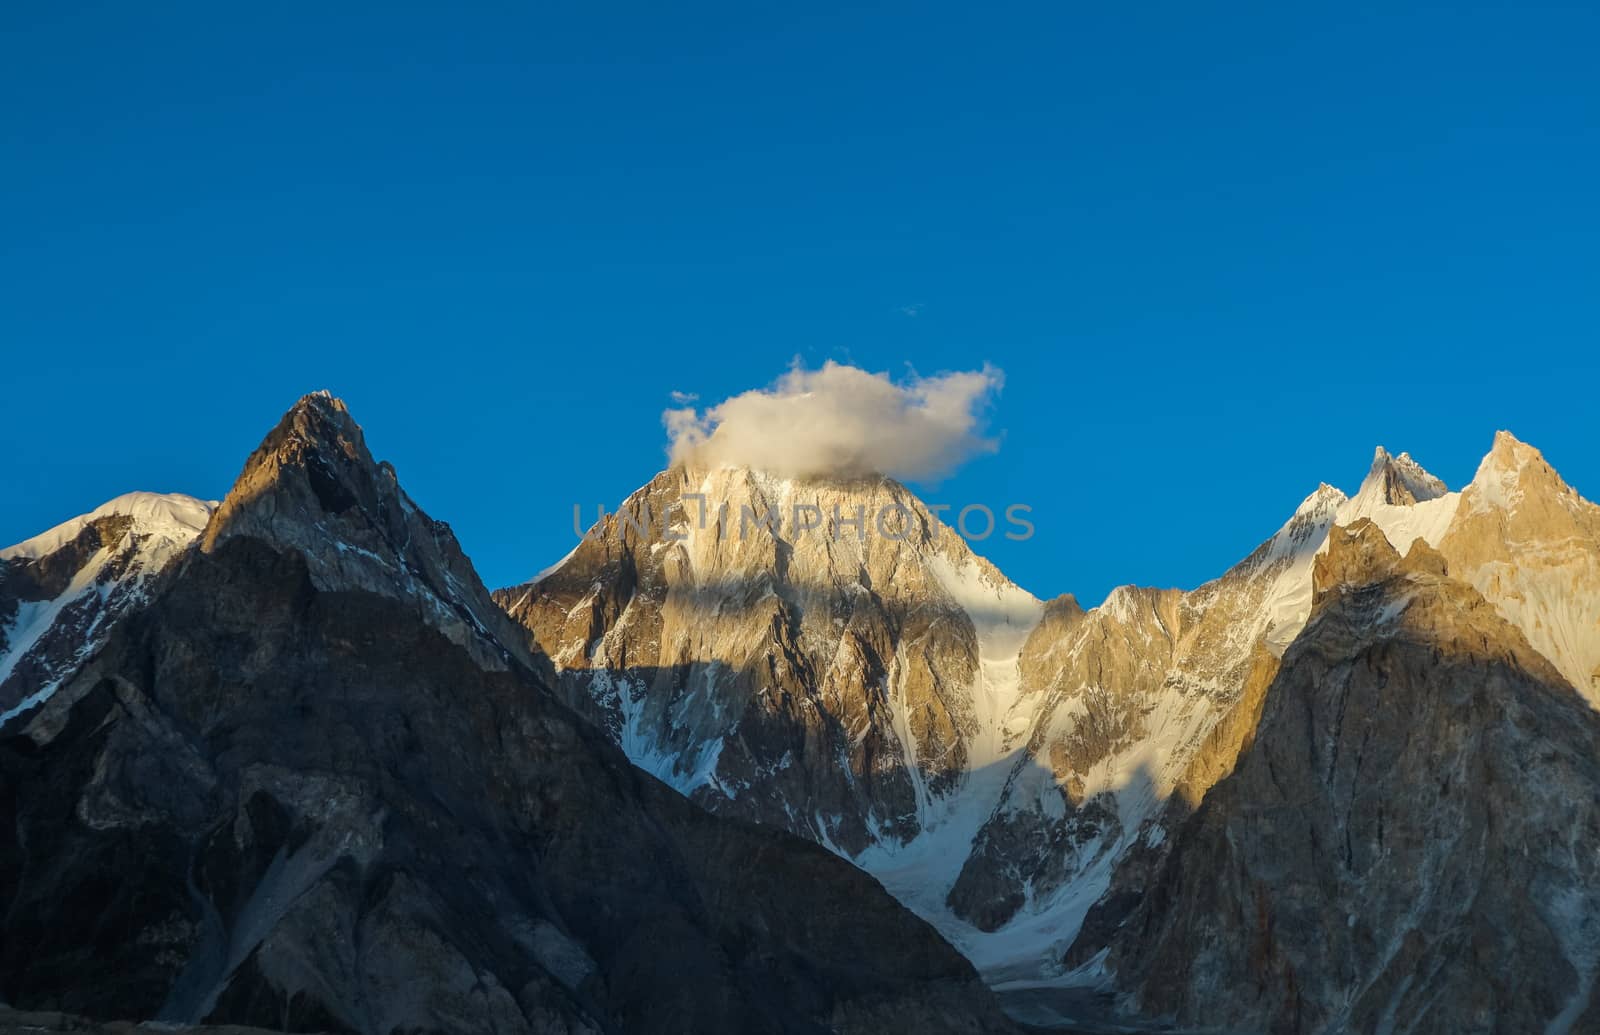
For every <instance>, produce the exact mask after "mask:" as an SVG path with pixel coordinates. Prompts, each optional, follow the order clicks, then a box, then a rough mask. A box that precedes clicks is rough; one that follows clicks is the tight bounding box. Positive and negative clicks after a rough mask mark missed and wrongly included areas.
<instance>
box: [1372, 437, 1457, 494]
mask: <svg viewBox="0 0 1600 1035" xmlns="http://www.w3.org/2000/svg"><path fill="white" fill-rule="evenodd" d="M1449 491H1450V490H1449V488H1448V487H1446V485H1445V483H1444V482H1442V481H1440V480H1439V479H1438V478H1435V477H1434V476H1433V475H1431V474H1429V473H1428V472H1427V471H1426V470H1424V469H1423V467H1422V465H1421V464H1419V463H1417V462H1416V461H1415V460H1413V459H1412V458H1411V454H1410V453H1401V454H1400V455H1399V456H1391V455H1390V454H1389V451H1388V450H1387V449H1384V448H1383V447H1382V446H1379V447H1378V448H1377V450H1376V451H1375V452H1374V453H1373V455H1372V466H1371V467H1370V468H1369V469H1368V471H1367V477H1366V480H1364V481H1363V482H1362V483H1361V488H1360V490H1359V491H1358V492H1357V493H1356V495H1355V499H1356V500H1357V501H1358V502H1361V503H1382V504H1387V505H1389V506H1399V507H1409V506H1412V505H1414V504H1417V503H1422V502H1425V501H1427V500H1432V499H1438V498H1439V497H1441V496H1443V495H1445V493H1447V492H1449Z"/></svg>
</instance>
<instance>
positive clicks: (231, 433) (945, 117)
mask: <svg viewBox="0 0 1600 1035" xmlns="http://www.w3.org/2000/svg"><path fill="white" fill-rule="evenodd" d="M325 6H327V5H320V4H319V5H309V4H308V5H298V4H288V5H248V6H247V5H238V4H213V3H207V4H185V3H173V4H126V3H124V4H115V5H113V4H104V5H101V4H79V3H70V2H66V3H63V2H54V0H51V2H36V0H21V2H15V3H8V4H6V5H4V8H3V9H0V48H3V53H0V95H3V97H4V111H5V114H4V117H3V119H0V350H3V353H0V387H3V392H4V399H5V404H4V405H5V409H4V419H3V422H0V458H3V459H0V463H3V471H4V476H3V481H0V484H3V497H0V542H6V543H9V542H14V541H17V540H20V539H22V538H25V537H26V536H28V535H31V534H33V533H35V532H37V531H39V530H41V529H42V528H44V527H46V526H48V525H50V524H53V523H55V522H56V521H59V520H62V519H64V518H66V517H69V516H71V515H73V514H76V513H79V512H82V511H84V510H87V509H89V508H90V507H92V506H94V505H95V504H97V503H99V502H101V501H102V500H104V499H106V498H108V497H110V496H112V495H115V494H117V493H120V492H124V491H127V490H130V489H136V488H138V489H151V490H163V491H183V492H189V493H193V494H197V495H206V496H218V495H220V494H222V493H223V492H225V491H226V489H227V487H228V485H229V484H230V482H231V481H232V479H233V477H234V476H235V474H236V473H237V472H238V470H239V467H240V465H241V464H242V463H243V460H244V458H245V456H246V455H247V453H248V452H249V451H250V449H251V448H252V447H253V446H254V445H255V444H256V443H257V441H258V440H259V439H260V437H261V436H262V435H263V434H264V433H265V432H266V431H267V429H268V428H270V427H271V425H272V424H273V423H274V422H275V421H276V419H277V417H278V416H279V414H280V413H281V412H282V411H283V410H284V409H285V408H287V407H288V406H289V405H290V404H291V403H292V402H293V400H294V399H295V398H296V397H297V396H298V395H299V394H301V393H302V392H305V391H308V390H313V389H317V388H323V387H326V388H329V389H331V390H332V391H334V392H335V393H336V394H339V395H341V396H343V397H344V398H345V399H346V400H348V401H349V403H350V405H351V407H352V408H353V410H354V412H355V414H356V417H357V419H358V420H360V421H361V422H362V423H363V424H364V425H365V427H366V429H367V435H368V440H369V442H370V443H371V444H372V446H373V447H374V450H375V452H376V453H377V454H378V455H379V456H380V457H383V458H386V459H389V460H391V461H393V462H394V463H395V464H396V466H397V467H398V468H399V471H400V475H401V478H402V480H403V481H404V483H405V484H406V486H407V487H408V488H409V489H410V491H411V493H412V495H413V496H415V497H416V498H417V500H418V501H419V502H420V503H421V504H422V505H423V506H424V507H426V508H428V509H429V510H430V511H431V512H432V513H433V514H434V515H435V516H438V517H442V518H444V519H446V520H448V521H449V522H451V524H452V525H453V526H454V527H455V528H456V530H457V533H458V534H459V536H460V538H461V540H462V541H463V543H464V545H465V546H466V548H467V550H468V552H469V553H470V554H471V555H472V556H473V558H474V559H475V560H476V561H477V563H478V565H479V568H480V570H481V571H482V573H483V575H484V577H485V580H486V581H487V582H489V583H490V584H491V585H498V584H504V583H508V582H512V581H516V580H519V579H521V578H523V577H525V576H527V575H529V574H531V573H533V572H535V571H537V570H538V569H540V568H542V567H544V566H545V565H546V564H548V563H549V562H550V561H552V560H553V559H554V558H556V557H558V556H560V555H561V554H562V553H564V552H565V551H566V550H567V548H568V547H569V546H570V545H571V539H572V534H571V531H570V527H569V526H570V523H571V504H572V503H573V502H583V503H585V504H586V505H591V506H592V504H594V503H598V502H606V503H608V504H614V503H615V502H616V501H618V500H619V499H621V498H622V497H623V496H624V495H626V494H627V493H628V492H629V491H630V490H632V489H633V488H634V487H636V486H637V485H638V484H640V483H641V482H643V481H644V480H646V479H647V478H648V477H649V476H650V475H651V474H652V473H653V472H654V471H656V470H657V469H658V468H659V467H661V466H662V462H663V452H662V450H663V447H664V443H665V438H664V435H663V432H662V428H661V419H660V414H661V411H662V409H663V408H664V407H666V406H668V405H669V399H668V393H669V392H670V391H672V390H674V389H676V390H681V391H691V392H697V393H699V394H700V395H701V396H702V398H706V399H716V398H721V397H723V396H726V395H729V394H732V393H735V392H738V391H741V390H743V389H747V388H751V387H755V386H758V385H761V384H764V383H767V382H769V381H771V380H772V379H773V378H774V377H776V376H777V375H778V374H780V373H781V372H782V371H783V369H784V368H785V366H786V365H787V364H788V362H789V361H790V359H791V358H792V357H794V356H797V355H798V356H800V357H802V358H803V359H804V360H806V361H807V362H809V363H811V364H813V365H814V364H818V363H821V362H822V361H823V360H826V359H838V360H841V361H848V362H853V363H855V364H857V365H860V366H863V367H867V368H869V369H873V370H890V371H895V372H899V371H903V370H905V369H906V364H908V363H910V364H912V365H913V366H914V367H915V369H917V370H919V371H921V372H924V373H933V372H937V371H940V370H949V369H971V368H975V367H977V366H978V365H979V364H981V363H983V362H985V361H987V362H990V363H993V364H995V365H996V366H998V367H1000V368H1002V369H1003V370H1004V371H1005V373H1006V376H1007V383H1006V387H1005V390H1004V393H1003V395H1002V396H1001V398H1000V401H999V403H998V406H997V407H996V409H995V411H994V421H993V425H992V426H993V428H994V429H995V430H997V431H998V432H1000V433H1001V434H1003V436H1004V444H1003V446H1002V448H1001V450H1000V452H999V453H998V454H996V455H994V456H992V457H986V458H980V459H978V460H976V461H974V462H972V463H971V464H970V465H968V466H967V467H966V468H965V469H964V470H963V471H962V472H961V473H960V474H959V475H957V476H956V477H954V478H953V479H951V480H949V481H948V482H946V483H945V484H944V485H943V486H941V487H940V488H939V489H938V491H937V492H930V493H928V495H930V496H933V497H935V498H937V499H941V500H948V501H951V502H958V503H962V502H973V501H976V502H989V503H992V504H996V505H998V504H1002V503H1005V502H1013V501H1022V502H1026V503H1029V504H1031V505H1032V506H1033V507H1034V508H1035V521H1036V524H1037V526H1038V534H1037V536H1036V537H1035V538H1034V539H1032V540H1030V541H1029V542H1026V543H1018V544H1009V543H1004V542H992V543H991V544H989V548H988V549H987V550H985V552H987V553H989V554H990V555H991V556H992V557H993V558H994V559H995V560H996V561H997V562H999V563H1000V564H1001V566H1002V567H1003V568H1004V569H1005V570H1006V571H1007V572H1008V573H1009V574H1011V575H1012V576H1013V577H1014V578H1016V579H1017V580H1018V581H1020V582H1021V583H1023V584H1024V585H1025V586H1027V587H1028V588H1030V589H1032V590H1034V591H1035V592H1037V593H1039V594H1041V595H1053V594H1056V593H1059V592H1065V591H1069V590H1071V591H1075V592H1077V593H1078V594H1079V595H1080V597H1082V598H1084V599H1085V600H1086V601H1090V602H1092V601H1095V600H1098V599H1099V598H1100V597H1101V596H1102V595H1103V594H1104V593H1105V592H1106V590H1107V589H1108V588H1109V587H1111V586H1112V585H1114V584H1116V583H1119V582H1139V583H1154V584H1161V585H1182V586H1189V585H1193V584H1195V583H1198V582H1200V581H1202V580H1204V579H1206V578H1208V577H1210V576H1212V575H1215V574H1217V573H1219V572H1220V571H1221V570H1222V569H1223V568H1224V567H1226V566H1227V565H1228V564H1229V563H1231V562H1232V561H1234V560H1236V559H1238V558H1239V557H1241V556H1242V555H1243V554H1244V553H1245V552H1247V551H1248V550H1249V548H1250V547H1251V546H1253V545H1254V544H1255V543H1256V542H1258V541H1260V540H1261V539H1262V538H1264V537H1265V536H1267V535H1268V534H1270V533H1271V532H1272V530H1273V529H1274V528H1276V527H1277V526H1278V525H1279V524H1280V523H1281V522H1282V521H1283V520H1284V519H1285V517H1286V516H1287V515H1288V513H1289V512H1290V511H1291V510H1292V508H1293V507H1294V506H1295V504H1296V503H1297V502H1298V501H1299V500H1300V499H1301V498H1302V497H1303V496H1304V495H1305V494H1306V493H1308V492H1309V491H1311V490H1312V489H1313V488H1314V487H1315V486H1316V484H1317V482H1318V481H1320V480H1326V481H1330V482H1332V483H1334V484H1337V485H1339V486H1341V487H1342V488H1345V489H1346V490H1353V489H1354V488H1355V485H1356V483H1357V482H1359V480H1360V477H1361V475H1362V473H1363V472H1364V470H1365V467H1366V464H1367V461H1368V459H1369V458H1370V456H1371V450H1372V447H1373V446H1374V445H1376V444H1378V443H1380V442H1381V443H1383V444H1384V445H1386V446H1388V447H1390V448H1391V449H1393V450H1395V451H1399V450H1400V449H1408V450H1410V451H1412V452H1413V453H1414V454H1415V455H1416V456H1417V457H1418V458H1419V459H1420V460H1421V461H1422V462H1423V463H1424V464H1426V465H1428V466H1429V467H1430V468H1432V469H1433V470H1434V472H1435V473H1437V474H1439V475H1440V476H1442V477H1444V478H1445V479H1446V481H1448V482H1449V483H1450V484H1451V485H1452V486H1459V485H1460V484H1461V483H1463V482H1464V481H1465V480H1467V479H1468V478H1469V477H1470V475H1471V472H1472V470H1473V468H1474V466H1475V465H1476V463H1477V460H1478V459H1479V457H1480V456H1481V455H1482V454H1483V453H1484V452H1485V451H1486V450H1487V449H1488V447H1489V444H1490V438H1491V435H1492V433H1493V431H1494V430H1495V429H1496V428H1498V427H1509V428H1511V429H1512V430H1513V431H1514V432H1516V433H1517V434H1518V435H1519V436H1520V437H1522V438H1524V439H1526V440H1528V441H1531V442H1533V443H1534V444H1536V445H1538V446H1540V447H1541V448H1543V449H1544V450H1545V452H1546V454H1547V455H1548V456H1549V458H1550V459H1551V460H1552V462H1554V463H1555V465H1556V466H1557V468H1558V469H1560V470H1561V471H1562V472H1563V473H1564V474H1565V475H1566V476H1567V477H1568V479H1569V480H1570V481H1572V482H1573V483H1574V484H1575V485H1576V486H1577V487H1578V488H1579V489H1580V490H1581V491H1583V492H1584V493H1585V494H1586V495H1588V496H1589V497H1590V498H1595V497H1597V496H1600V450H1597V448H1596V447H1597V433H1596V426H1597V419H1596V413H1597V409H1600V382H1597V379H1596V375H1597V373H1600V359H1597V358H1596V357H1597V353H1600V201H1597V190H1596V185H1597V184H1600V131H1597V127H1600V76H1597V75H1596V71H1595V64H1594V56H1595V53H1596V50H1597V46H1600V8H1596V7H1595V6H1594V5H1593V4H1588V5H1577V4H1575V5H1573V6H1572V7H1570V8H1566V9H1559V8H1549V7H1540V8H1533V7H1529V6H1526V5H1512V4H1506V5H1496V6H1456V7H1455V8H1454V9H1445V8H1443V7H1440V8H1433V7H1431V6H1430V7H1423V6H1419V5H1410V4H1401V5H1396V4H1387V3H1386V4H1378V5H1373V6H1370V7H1369V6H1364V5H1357V6H1352V5H1347V4H1340V5H1325V6H1323V7H1320V8H1318V9H1315V10H1314V9H1312V8H1311V7H1310V6H1309V5H1300V4H1271V5H1265V4H1264V5H1251V6H1233V7H1223V6H1220V5H1196V4H1147V5H1127V4H1100V5H1087V4H1043V3H1041V4H1033V5H1010V4H948V5H946V4H870V5H869V4H860V3H853V4H849V5H837V6H835V5H811V4H788V5H767V4H747V3H740V4H727V5H708V4H688V5H685V4H659V3H651V4H644V3H638V4H628V3H617V4H594V3H560V4H545V3H515V4H512V3H507V4H480V5H465V6H470V7H471V8H472V10H471V11H470V12H466V11H464V10H460V9H455V8H457V6H458V5H444V4H439V5H434V6H431V7H421V6H416V5H411V4H405V3H391V4H374V5H371V6H370V7H368V8H366V9H365V10H364V11H356V10H354V9H353V8H351V9H348V10H346V11H345V12H344V13H339V14H330V13H328V11H326V10H324V7H325ZM346 6H348V5H346ZM907 307H919V308H917V309H916V315H915V316H908V315H906V313H905V312H904V310H905V309H906V308H907Z"/></svg>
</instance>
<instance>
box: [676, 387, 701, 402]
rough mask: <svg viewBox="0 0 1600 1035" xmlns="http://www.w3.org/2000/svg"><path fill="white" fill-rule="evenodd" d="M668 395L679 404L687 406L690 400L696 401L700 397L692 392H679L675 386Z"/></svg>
mask: <svg viewBox="0 0 1600 1035" xmlns="http://www.w3.org/2000/svg"><path fill="white" fill-rule="evenodd" d="M670 395H671V397H672V401H673V402H675V403H677V404H678V405H679V406H687V405H689V404H690V403H692V402H698V401H699V399H700V397H699V396H698V395H696V394H694V393H693V392H680V391H678V390H677V389H676V388H674V389H673V390H672V392H671V393H670Z"/></svg>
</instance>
